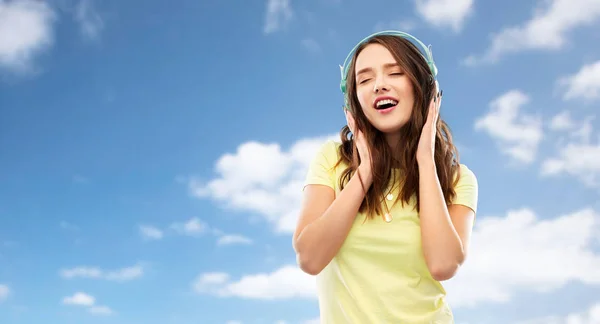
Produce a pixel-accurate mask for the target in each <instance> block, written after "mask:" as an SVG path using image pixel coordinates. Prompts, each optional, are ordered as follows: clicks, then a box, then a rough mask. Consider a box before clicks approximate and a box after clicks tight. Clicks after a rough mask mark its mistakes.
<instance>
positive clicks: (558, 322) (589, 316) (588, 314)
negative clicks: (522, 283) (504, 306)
mask: <svg viewBox="0 0 600 324" xmlns="http://www.w3.org/2000/svg"><path fill="white" fill-rule="evenodd" d="M517 324H600V302H597V303H595V304H593V305H592V306H590V307H589V309H587V310H586V311H584V312H575V313H570V314H568V315H566V316H547V317H544V318H538V319H534V320H528V321H523V322H519V323H517Z"/></svg>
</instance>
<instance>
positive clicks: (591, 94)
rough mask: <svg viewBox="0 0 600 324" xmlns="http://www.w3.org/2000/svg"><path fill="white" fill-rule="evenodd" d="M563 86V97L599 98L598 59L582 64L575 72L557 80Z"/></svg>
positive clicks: (599, 70) (599, 73)
mask: <svg viewBox="0 0 600 324" xmlns="http://www.w3.org/2000/svg"><path fill="white" fill-rule="evenodd" d="M558 85H559V86H560V87H561V88H565V89H566V90H565V91H564V95H563V99H565V100H571V99H581V100H583V101H588V102H589V101H593V100H597V99H600V60H598V61H596V62H593V63H590V64H586V65H584V66H582V67H581V68H580V69H579V71H578V72H577V73H574V74H572V75H569V76H565V77H563V78H561V79H560V80H559V81H558Z"/></svg>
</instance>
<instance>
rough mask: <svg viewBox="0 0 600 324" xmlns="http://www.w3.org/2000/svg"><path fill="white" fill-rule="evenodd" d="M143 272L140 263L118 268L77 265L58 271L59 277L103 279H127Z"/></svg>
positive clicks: (137, 276)
mask: <svg viewBox="0 0 600 324" xmlns="http://www.w3.org/2000/svg"><path fill="white" fill-rule="evenodd" d="M143 274H144V268H143V267H142V266H141V265H135V266H131V267H125V268H121V269H118V270H109V271H107V270H103V269H100V268H98V267H88V266H79V267H74V268H70V269H63V270H61V271H60V275H61V277H63V278H65V279H75V278H86V279H103V280H108V281H119V282H123V281H129V280H133V279H137V278H139V277H141V276H142V275H143Z"/></svg>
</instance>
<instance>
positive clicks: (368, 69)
mask: <svg viewBox="0 0 600 324" xmlns="http://www.w3.org/2000/svg"><path fill="white" fill-rule="evenodd" d="M383 67H384V68H386V69H389V68H392V67H400V65H398V63H386V64H384V65H383ZM372 70H373V69H372V68H370V67H366V68H363V69H360V70H359V71H358V72H356V75H360V74H362V73H365V72H369V71H372Z"/></svg>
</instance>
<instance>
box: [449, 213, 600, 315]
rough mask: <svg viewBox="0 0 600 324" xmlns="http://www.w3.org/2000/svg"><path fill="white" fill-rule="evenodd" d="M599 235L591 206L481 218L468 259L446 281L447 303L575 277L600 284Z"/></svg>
mask: <svg viewBox="0 0 600 324" xmlns="http://www.w3.org/2000/svg"><path fill="white" fill-rule="evenodd" d="M599 234H600V214H599V213H598V212H597V211H594V210H593V209H590V208H584V209H581V210H577V211H575V212H573V213H571V214H568V215H562V216H559V217H555V218H548V217H545V218H543V219H542V218H540V217H538V216H537V215H536V214H535V213H534V212H533V211H532V210H531V209H528V208H522V209H518V210H511V211H509V212H508V213H507V215H506V216H504V217H483V218H480V219H479V220H478V221H477V223H476V226H475V229H474V231H473V238H472V244H471V248H470V252H469V253H470V255H469V257H468V260H467V262H466V263H465V265H464V266H463V268H462V269H460V270H459V273H458V274H457V276H456V277H455V278H453V279H451V280H449V281H448V282H446V283H445V284H444V286H446V288H447V290H448V293H449V296H448V298H449V302H450V303H451V304H452V305H453V306H454V307H469V306H476V305H479V304H481V303H504V302H508V301H510V300H511V299H512V298H513V297H514V296H517V295H518V294H519V292H523V291H530V292H540V293H544V292H551V291H555V290H557V289H559V288H561V287H563V286H565V285H566V284H567V283H569V282H573V281H574V282H581V283H584V284H592V285H600V272H598V271H597V269H599V268H600V254H599V253H598V251H595V250H594V249H593V245H594V244H595V243H594V240H596V237H598V235H599ZM507 238H510V239H507Z"/></svg>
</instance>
